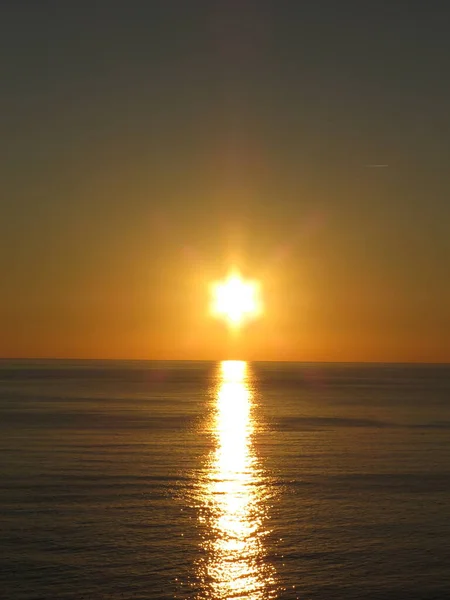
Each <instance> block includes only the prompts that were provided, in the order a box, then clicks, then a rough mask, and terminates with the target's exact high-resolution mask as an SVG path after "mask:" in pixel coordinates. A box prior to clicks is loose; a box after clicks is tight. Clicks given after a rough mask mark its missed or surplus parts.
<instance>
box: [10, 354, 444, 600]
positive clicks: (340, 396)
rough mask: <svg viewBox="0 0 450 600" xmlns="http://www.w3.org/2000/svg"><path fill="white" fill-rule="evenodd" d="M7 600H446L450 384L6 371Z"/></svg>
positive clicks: (440, 370)
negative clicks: (231, 599)
mask: <svg viewBox="0 0 450 600" xmlns="http://www.w3.org/2000/svg"><path fill="white" fill-rule="evenodd" d="M0 451H1V453H0V457H1V458H0V461H1V462H0V598H2V599H3V598H5V600H53V599H55V600H64V599H73V600H75V599H76V600H80V599H88V600H97V599H99V600H101V599H108V600H119V599H120V600H128V599H142V600H144V599H146V600H164V599H172V598H178V599H183V598H184V599H187V598H189V599H191V598H192V599H198V600H200V599H205V600H212V599H225V598H227V599H228V598H249V599H252V600H257V599H268V598H274V599H275V598H280V599H294V598H299V599H301V600H311V599H323V600H334V599H340V600H343V599H358V600H359V599H367V600H371V599H373V600H375V599H377V600H379V599H395V600H402V599H405V600H406V599H407V600H419V599H421V600H431V599H443V600H444V599H445V598H450V367H448V366H425V365H422V366H417V365H416V366H402V365H373V366H372V365H369V366H368V365H356V364H348V365H347V364H346V365H324V364H287V363H253V364H246V363H240V362H226V363H221V364H216V363H204V362H98V361H92V362H80V361H35V362H30V361H9V362H8V361H0Z"/></svg>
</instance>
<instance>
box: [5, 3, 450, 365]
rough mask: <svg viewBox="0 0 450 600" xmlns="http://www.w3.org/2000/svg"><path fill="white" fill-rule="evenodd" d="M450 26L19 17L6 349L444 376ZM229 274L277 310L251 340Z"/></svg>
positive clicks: (10, 142) (107, 14) (138, 14)
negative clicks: (212, 308)
mask: <svg viewBox="0 0 450 600" xmlns="http://www.w3.org/2000/svg"><path fill="white" fill-rule="evenodd" d="M449 31H450V7H449V5H448V3H446V2H433V3H428V2H425V1H422V0H421V1H411V0H409V1H406V0H405V1H401V0H398V1H395V2H393V1H392V0H391V1H386V2H384V1H379V2H365V1H364V0H360V1H358V2H345V1H342V2H337V1H334V0H333V1H330V2H325V1H320V0H314V1H313V0H311V1H307V0H305V1H302V2H293V1H292V0H284V1H283V0H274V1H273V2H264V1H263V0H258V1H256V0H255V1H254V2H247V1H245V0H239V1H237V0H236V1H230V0H221V1H219V0H204V1H197V0H189V1H187V0H179V1H177V0H147V1H145V0H142V1H137V0H136V1H133V0H129V1H128V2H109V1H95V0H92V1H90V2H83V1H82V0H76V1H72V0H67V1H66V2H61V1H56V0H55V1H50V0H47V1H46V0H41V1H39V2H37V1H35V0H28V1H25V0H9V1H8V0H5V1H3V2H2V3H1V7H0V76H1V93H0V109H1V110H0V150H1V164H0V169H1V173H0V175H1V178H0V181H1V196H0V246H1V253H0V267H1V296H0V356H4V357H99V358H182V359H183V358H194V359H195V358H199V359H203V358H206V359H209V358H212V359H219V358H227V357H228V353H229V352H233V353H235V354H236V355H237V356H239V357H241V358H248V359H269V360H271V359H274V360H276V359H279V360H331V361H334V360H336V361H350V360H355V361H358V360H362V361H372V360H373V361H430V362H449V361H450V170H449V162H450V137H449V132H450V78H449V73H450V36H449V34H448V32H449ZM374 164H387V165H389V166H388V167H386V168H373V167H370V166H368V165H374ZM232 264H235V265H236V266H238V267H239V268H240V269H241V270H242V272H243V273H244V274H245V275H247V276H249V277H252V278H259V279H260V280H261V281H262V283H263V290H264V296H265V307H266V313H265V317H264V319H262V320H260V321H259V322H257V323H255V324H253V325H251V326H250V327H248V328H247V329H246V330H245V331H243V332H242V334H241V336H240V339H239V340H234V341H233V340H232V341H230V340H229V339H228V338H229V335H228V333H227V331H226V328H225V327H224V325H223V324H222V323H219V322H216V321H213V320H211V318H210V317H209V315H208V284H209V282H210V281H211V280H215V279H218V278H221V277H222V276H223V275H225V274H226V272H227V270H228V268H229V266H231V265H232ZM230 344H231V345H233V344H234V348H233V349H230V348H231V346H230Z"/></svg>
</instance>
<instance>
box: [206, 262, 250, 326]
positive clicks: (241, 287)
mask: <svg viewBox="0 0 450 600" xmlns="http://www.w3.org/2000/svg"><path fill="white" fill-rule="evenodd" d="M212 312H213V314H214V315H215V316H217V317H222V318H223V319H225V320H226V322H227V323H228V324H229V325H230V326H234V327H239V326H240V325H242V324H243V323H244V322H245V321H247V320H249V319H254V318H256V317H258V316H259V314H260V313H261V301H260V297H259V283H258V282H256V281H245V280H243V279H242V277H241V276H240V275H239V273H237V272H233V273H231V274H230V275H229V276H228V277H227V279H225V281H219V282H217V283H215V284H213V286H212Z"/></svg>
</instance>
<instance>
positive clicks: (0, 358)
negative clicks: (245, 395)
mask: <svg viewBox="0 0 450 600" xmlns="http://www.w3.org/2000/svg"><path fill="white" fill-rule="evenodd" d="M235 360H236V361H243V362H248V363H296V364H307V365H308V364H309V365H310V364H318V365H320V364H323V365H333V364H337V365H349V364H354V365H443V366H450V361H423V360H407V361H405V360H298V359H297V360H289V359H244V358H100V357H97V358H85V357H55V356H39V357H36V356H34V357H33V356H26V357H20V356H12V357H6V356H0V362H7V361H55V362H57V361H59V362H62V361H69V362H203V363H220V362H224V361H235Z"/></svg>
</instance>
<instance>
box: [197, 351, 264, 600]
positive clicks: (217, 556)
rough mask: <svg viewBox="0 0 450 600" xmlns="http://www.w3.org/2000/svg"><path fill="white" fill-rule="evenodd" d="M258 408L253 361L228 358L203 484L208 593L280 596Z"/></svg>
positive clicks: (213, 595)
mask: <svg viewBox="0 0 450 600" xmlns="http://www.w3.org/2000/svg"><path fill="white" fill-rule="evenodd" d="M252 413H253V395H252V391H251V385H250V373H249V369H248V367H247V363H245V362H243V361H224V362H222V363H221V364H220V371H219V375H218V384H217V390H216V394H215V414H214V420H213V424H212V430H213V434H214V438H215V450H214V452H213V453H212V455H211V457H210V462H209V463H208V470H207V476H206V480H205V488H204V490H203V493H204V500H203V505H204V509H205V510H204V513H205V514H206V521H207V524H208V529H207V539H206V540H205V542H204V549H205V550H206V552H207V556H206V560H205V561H204V562H203V564H202V566H201V571H202V573H201V579H202V581H203V583H204V585H205V589H204V594H203V595H202V596H201V597H203V598H217V599H225V598H227V599H228V598H248V599H252V600H259V599H264V598H272V597H274V592H273V590H274V573H273V569H272V568H271V566H270V565H269V564H267V561H266V560H265V552H264V545H263V538H264V535H265V534H266V533H267V532H266V531H265V530H264V526H263V521H264V516H265V512H266V510H267V508H266V503H267V498H266V497H265V496H266V493H267V492H266V486H265V483H264V478H263V475H262V471H261V469H260V468H259V466H258V461H257V457H256V454H255V451H254V448H253V435H254V427H255V425H254V420H253V417H252Z"/></svg>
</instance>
